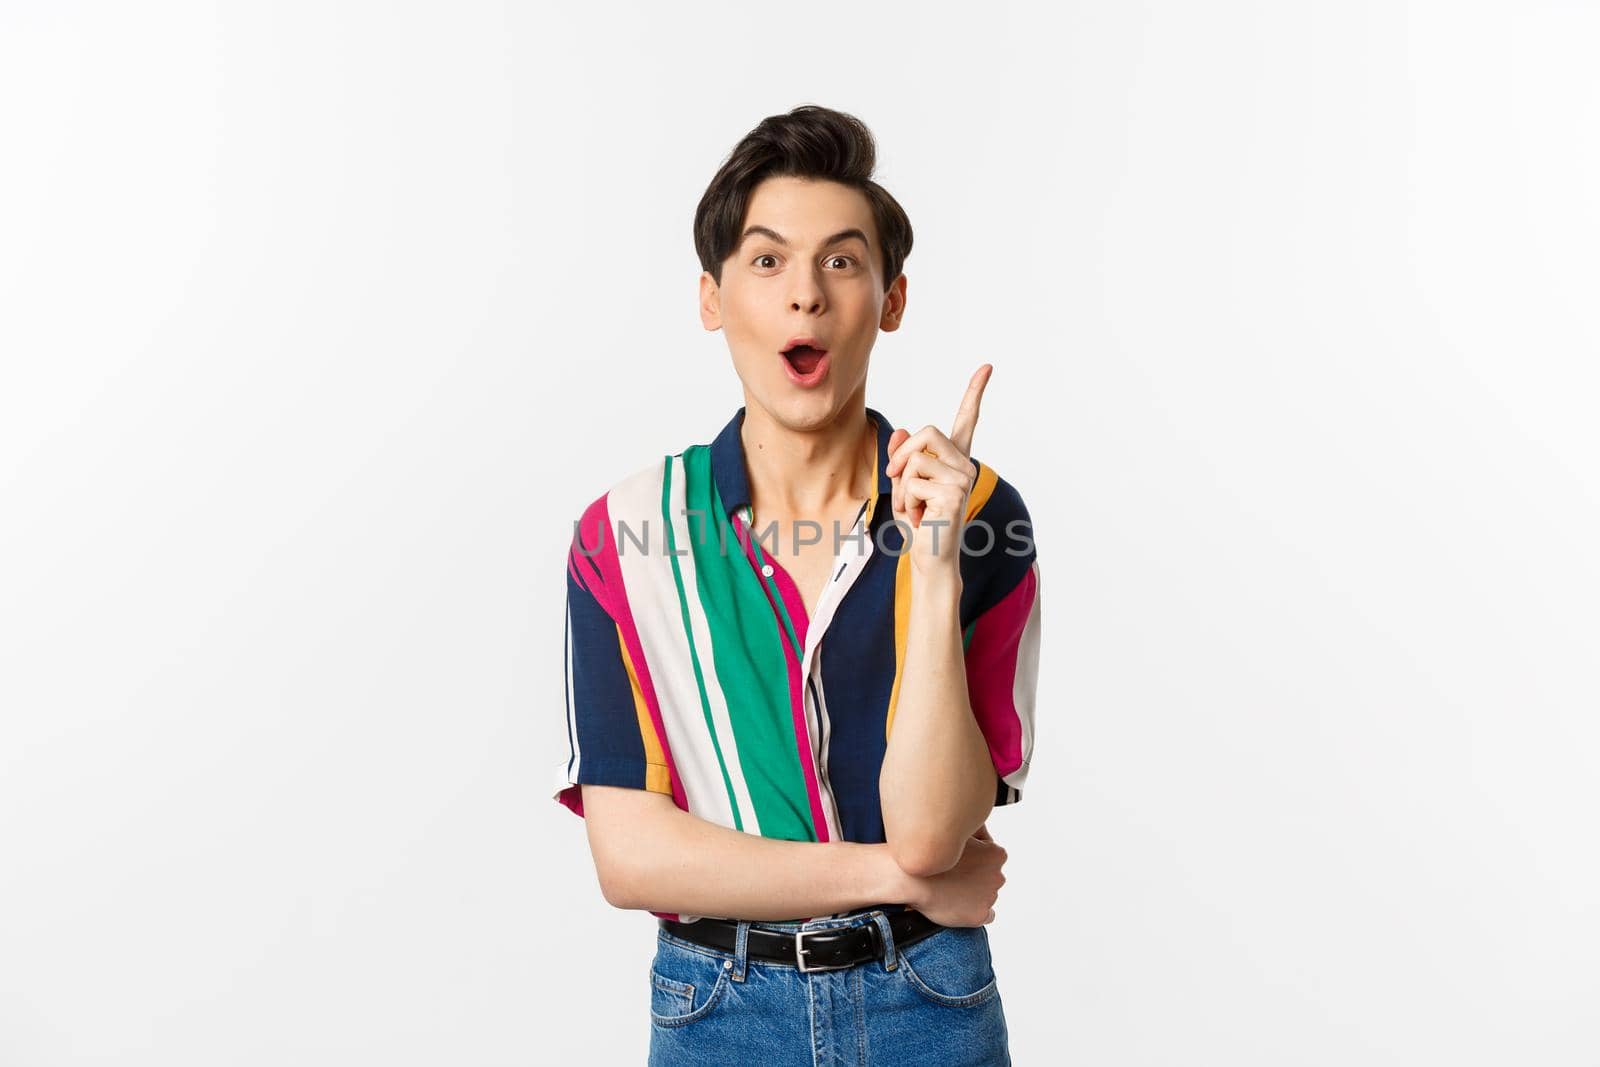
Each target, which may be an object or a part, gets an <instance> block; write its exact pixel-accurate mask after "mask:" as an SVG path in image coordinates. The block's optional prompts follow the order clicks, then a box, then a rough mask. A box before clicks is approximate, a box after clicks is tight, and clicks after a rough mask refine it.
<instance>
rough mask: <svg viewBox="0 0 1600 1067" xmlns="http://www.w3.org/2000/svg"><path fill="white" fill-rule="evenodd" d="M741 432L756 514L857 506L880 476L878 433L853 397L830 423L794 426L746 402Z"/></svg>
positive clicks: (818, 512) (803, 513) (795, 514)
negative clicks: (804, 427)
mask: <svg viewBox="0 0 1600 1067" xmlns="http://www.w3.org/2000/svg"><path fill="white" fill-rule="evenodd" d="M739 435H740V438H741V439H742V441H743V443H744V455H745V467H746V469H747V470H748V472H749V475H750V500H751V503H752V506H753V507H754V508H755V510H756V513H757V514H758V515H761V516H764V517H765V519H764V520H763V521H766V520H770V519H774V518H786V519H799V518H805V517H808V516H826V515H830V514H834V513H836V512H839V511H844V510H846V509H848V508H849V507H851V506H855V505H859V504H860V503H861V501H863V500H866V499H867V498H868V497H870V496H871V495H872V488H873V485H874V484H875V483H876V481H877V477H878V470H877V467H878V463H877V459H878V435H877V433H876V431H875V430H874V429H873V428H872V427H871V426H870V425H869V421H868V418H867V410H866V403H865V401H864V399H863V400H857V401H856V402H855V403H852V404H849V405H846V407H845V409H844V410H843V411H841V412H840V413H839V415H838V416H837V417H836V418H835V419H833V420H832V421H831V422H828V423H825V424H823V425H820V426H817V427H815V428H810V429H804V430H797V429H794V428H793V427H789V426H784V425H783V424H781V423H779V422H778V421H777V420H775V419H773V418H772V416H771V415H769V414H768V413H767V411H766V410H765V409H764V408H762V407H761V405H759V404H755V403H751V402H749V401H748V399H747V401H746V403H745V414H744V421H743V424H742V425H741V426H740V428H739Z"/></svg>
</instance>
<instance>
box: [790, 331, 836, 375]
mask: <svg viewBox="0 0 1600 1067" xmlns="http://www.w3.org/2000/svg"><path fill="white" fill-rule="evenodd" d="M827 354H828V350H827V349H826V348H823V347H822V346H821V345H819V344H817V343H816V338H814V337H810V338H795V339H793V340H791V341H790V342H789V344H788V345H786V346H784V349H783V358H784V359H786V360H788V361H789V366H791V367H793V368H794V370H795V372H796V373H797V374H799V375H800V376H801V377H805V376H806V375H809V374H811V373H813V372H814V371H816V369H817V366H818V365H819V364H820V363H821V362H822V357H823V356H825V355H827Z"/></svg>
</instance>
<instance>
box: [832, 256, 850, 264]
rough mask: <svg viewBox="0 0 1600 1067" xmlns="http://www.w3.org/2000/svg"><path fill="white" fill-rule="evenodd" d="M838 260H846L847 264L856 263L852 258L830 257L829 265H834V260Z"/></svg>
mask: <svg viewBox="0 0 1600 1067" xmlns="http://www.w3.org/2000/svg"><path fill="white" fill-rule="evenodd" d="M836 259H842V260H844V261H845V262H846V263H854V262H855V260H854V259H853V258H852V257H850V256H829V257H828V262H829V263H832V262H833V261H834V260H836Z"/></svg>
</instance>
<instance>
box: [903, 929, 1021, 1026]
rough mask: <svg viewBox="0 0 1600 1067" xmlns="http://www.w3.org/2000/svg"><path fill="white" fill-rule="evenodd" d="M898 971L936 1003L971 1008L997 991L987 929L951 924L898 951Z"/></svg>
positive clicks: (997, 984) (914, 987)
mask: <svg viewBox="0 0 1600 1067" xmlns="http://www.w3.org/2000/svg"><path fill="white" fill-rule="evenodd" d="M898 955H899V966H898V967H896V968H895V970H897V971H899V972H900V973H901V974H902V975H903V976H904V978H905V980H906V981H907V982H909V983H910V984H911V987H912V988H913V989H915V990H916V991H917V992H918V993H920V994H921V995H922V996H923V997H925V998H926V999H928V1000H931V1001H933V1002H934V1003H935V1004H943V1005H945V1006H947V1007H952V1008H970V1007H972V1006H974V1005H977V1004H982V1003H984V1002H986V1001H988V1000H990V999H992V998H993V997H994V996H995V994H997V993H998V992H999V990H1000V986H999V983H998V981H997V980H996V978H995V973H994V963H993V961H992V960H991V959H990V956H989V931H988V930H987V929H985V928H984V927H982V926H952V927H949V928H947V929H944V930H940V931H939V932H938V933H936V934H934V935H933V936H931V937H925V938H923V939H922V940H921V941H918V942H916V943H915V944H912V945H909V946H907V947H906V948H905V949H904V950H903V951H901V952H899V953H898Z"/></svg>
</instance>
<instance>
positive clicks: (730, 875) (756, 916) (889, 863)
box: [608, 808, 911, 922]
mask: <svg viewBox="0 0 1600 1067" xmlns="http://www.w3.org/2000/svg"><path fill="white" fill-rule="evenodd" d="M641 831H642V832H640V833H639V834H638V835H637V836H636V837H635V838H634V840H633V841H632V842H630V843H629V844H630V847H628V848H627V849H626V855H627V858H626V859H625V860H623V861H622V862H621V863H619V867H620V872H621V873H620V877H619V878H618V882H619V885H618V886H617V887H616V888H615V889H614V890H613V892H612V893H610V894H608V899H611V902H612V903H613V904H615V905H616V906H617V907H621V908H628V909H637V910H643V911H658V912H676V913H679V914H686V915H714V916H718V917H721V918H729V919H748V920H751V921H765V922H781V921H784V920H789V919H805V918H811V917H813V916H818V915H829V914H832V913H833V912H837V911H845V910H847V909H850V908H858V907H865V906H867V905H871V904H882V903H909V900H908V899H907V898H908V897H909V896H910V895H911V894H910V893H909V892H908V886H909V885H910V880H909V879H908V878H907V876H906V874H905V872H903V871H901V870H900V868H899V867H898V866H897V865H896V864H895V862H894V858H893V857H892V856H891V855H890V853H889V850H888V846H887V845H869V844H860V843H857V842H851V841H829V842H815V841H783V840H779V839H776V838H767V837H759V836H757V835H755V834H747V833H744V832H742V831H740V830H732V829H729V828H727V827H725V826H718V825H716V824H715V823H711V822H707V821H706V820H704V819H701V818H699V817H698V816H695V815H690V814H689V813H688V812H685V811H680V810H678V809H677V808H673V809H671V810H668V811H664V812H662V813H661V814H660V815H659V816H657V817H654V818H652V820H650V824H649V825H648V826H646V827H642V828H641Z"/></svg>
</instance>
